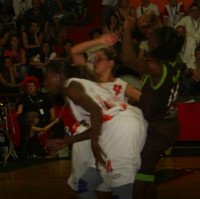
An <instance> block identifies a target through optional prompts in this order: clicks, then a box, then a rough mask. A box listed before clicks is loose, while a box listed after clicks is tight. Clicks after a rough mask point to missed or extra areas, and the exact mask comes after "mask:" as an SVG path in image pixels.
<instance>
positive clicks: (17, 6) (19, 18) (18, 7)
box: [12, 0, 32, 31]
mask: <svg viewBox="0 0 200 199" xmlns="http://www.w3.org/2000/svg"><path fill="white" fill-rule="evenodd" d="M12 6H13V10H14V14H15V16H14V17H13V20H14V21H16V23H17V29H18V30H19V31H23V30H24V28H25V27H24V25H23V20H24V14H25V12H26V11H27V10H29V9H30V8H32V0H13V1H12Z"/></svg>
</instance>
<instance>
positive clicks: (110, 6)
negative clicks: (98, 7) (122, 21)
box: [102, 0, 119, 27]
mask: <svg viewBox="0 0 200 199" xmlns="http://www.w3.org/2000/svg"><path fill="white" fill-rule="evenodd" d="M118 3H119V0H113V1H110V0H102V5H103V13H102V25H103V27H104V26H107V24H108V23H109V19H110V15H111V14H112V13H113V11H114V10H115V9H116V7H117V5H118Z"/></svg>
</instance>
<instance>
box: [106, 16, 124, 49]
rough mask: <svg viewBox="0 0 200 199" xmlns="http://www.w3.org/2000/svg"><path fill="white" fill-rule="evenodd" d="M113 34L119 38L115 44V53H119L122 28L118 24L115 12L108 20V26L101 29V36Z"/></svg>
mask: <svg viewBox="0 0 200 199" xmlns="http://www.w3.org/2000/svg"><path fill="white" fill-rule="evenodd" d="M108 33H113V34H116V35H117V36H118V37H119V40H118V42H117V43H116V44H115V46H114V47H115V49H116V50H117V52H119V51H120V48H121V38H122V35H123V27H122V26H121V25H120V23H119V18H118V16H117V15H116V13H115V12H113V13H112V14H111V15H110V19H109V21H108V24H107V25H106V26H104V28H103V34H108Z"/></svg>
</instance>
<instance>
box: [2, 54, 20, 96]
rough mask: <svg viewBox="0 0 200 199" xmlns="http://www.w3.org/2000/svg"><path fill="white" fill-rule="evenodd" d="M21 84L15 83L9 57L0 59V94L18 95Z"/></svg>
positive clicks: (14, 75) (12, 65) (13, 70)
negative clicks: (0, 61)
mask: <svg viewBox="0 0 200 199" xmlns="http://www.w3.org/2000/svg"><path fill="white" fill-rule="evenodd" d="M20 86H21V84H17V83H16V74H15V68H14V64H13V62H12V59H11V58H10V57H4V58H3V59H2V63H1V67H0V93H1V94H7V93H19V87H20Z"/></svg>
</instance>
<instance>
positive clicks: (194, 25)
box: [175, 4, 200, 45]
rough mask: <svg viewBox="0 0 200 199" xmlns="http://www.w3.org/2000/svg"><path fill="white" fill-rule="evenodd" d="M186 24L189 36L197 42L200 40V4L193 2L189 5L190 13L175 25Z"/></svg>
mask: <svg viewBox="0 0 200 199" xmlns="http://www.w3.org/2000/svg"><path fill="white" fill-rule="evenodd" d="M180 25H182V26H184V27H185V29H186V33H187V36H190V37H192V38H193V39H194V40H195V41H196V44H197V45H198V44H199V42H200V6H199V5H197V4H191V5H190V7H189V15H188V16H185V17H183V18H182V19H181V20H180V21H179V22H178V23H177V24H176V26H175V27H178V26H180Z"/></svg>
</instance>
